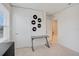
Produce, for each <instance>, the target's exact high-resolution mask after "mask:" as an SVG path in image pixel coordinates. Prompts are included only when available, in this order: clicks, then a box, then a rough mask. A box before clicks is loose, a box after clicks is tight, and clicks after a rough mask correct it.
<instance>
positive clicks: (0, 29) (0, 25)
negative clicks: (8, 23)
mask: <svg viewBox="0 0 79 59" xmlns="http://www.w3.org/2000/svg"><path fill="white" fill-rule="evenodd" d="M3 26H4V15H3V13H2V11H1V10H0V38H2V37H3V29H4V27H3Z"/></svg>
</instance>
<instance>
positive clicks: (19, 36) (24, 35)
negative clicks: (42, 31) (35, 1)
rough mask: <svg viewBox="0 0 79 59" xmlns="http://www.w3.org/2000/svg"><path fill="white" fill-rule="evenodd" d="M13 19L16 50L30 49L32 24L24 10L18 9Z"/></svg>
mask: <svg viewBox="0 0 79 59" xmlns="http://www.w3.org/2000/svg"><path fill="white" fill-rule="evenodd" d="M13 17H14V19H13V20H15V35H16V39H15V45H16V48H23V47H29V45H30V42H31V41H30V35H29V33H30V29H29V27H30V24H29V17H27V15H26V11H25V10H24V9H22V10H21V9H19V8H16V9H15V10H14V12H13Z"/></svg>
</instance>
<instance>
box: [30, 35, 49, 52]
mask: <svg viewBox="0 0 79 59" xmlns="http://www.w3.org/2000/svg"><path fill="white" fill-rule="evenodd" d="M31 38H32V51H34V46H33V40H34V39H39V38H45V39H46V44H45V46H46V47H48V48H50V46H49V42H48V39H47V38H48V36H45V35H44V36H32V37H31Z"/></svg>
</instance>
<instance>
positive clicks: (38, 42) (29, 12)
mask: <svg viewBox="0 0 79 59" xmlns="http://www.w3.org/2000/svg"><path fill="white" fill-rule="evenodd" d="M18 12H19V15H20V14H23V13H24V15H23V16H22V17H24V18H23V20H24V19H25V20H28V21H30V23H29V25H28V27H30V29H29V34H27V35H29V36H30V39H28V37H29V36H28V37H26V39H27V41H26V43H28V44H26V47H30V46H31V36H39V35H45V34H46V14H45V13H44V12H43V11H35V10H31V9H23V8H16V7H13V9H12V39H13V40H14V41H15V40H17V39H16V28H17V27H16V20H17V19H16V17H17V15H18V14H17V13H18ZM34 14H36V15H37V16H38V17H40V18H42V22H41V24H42V27H41V28H37V31H36V32H33V31H32V27H33V26H32V24H31V20H33V15H34ZM15 15H16V16H15ZM19 17H20V16H19ZM26 23H27V22H26ZM36 23H38V22H37V20H36ZM34 26H36V27H37V25H34ZM28 40H30V42H28ZM44 42H45V40H43V39H41V40H40V39H37V40H34V46H40V45H43V44H45V43H44Z"/></svg>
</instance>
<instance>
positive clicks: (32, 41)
mask: <svg viewBox="0 0 79 59" xmlns="http://www.w3.org/2000/svg"><path fill="white" fill-rule="evenodd" d="M32 51H34V47H33V38H32Z"/></svg>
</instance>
